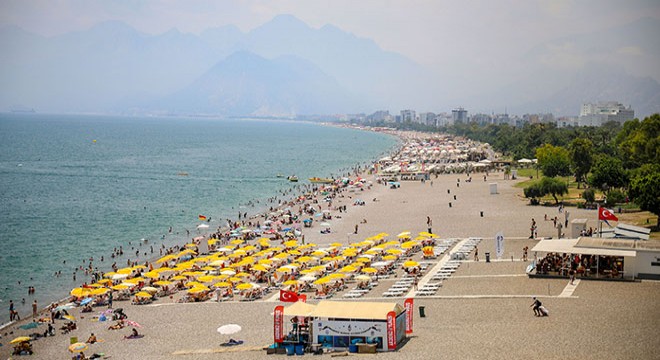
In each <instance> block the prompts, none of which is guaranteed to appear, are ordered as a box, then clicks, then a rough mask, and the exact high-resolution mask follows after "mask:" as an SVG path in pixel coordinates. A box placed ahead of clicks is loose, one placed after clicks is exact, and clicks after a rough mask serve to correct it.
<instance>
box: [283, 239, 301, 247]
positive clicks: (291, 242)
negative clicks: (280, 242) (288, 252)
mask: <svg viewBox="0 0 660 360" xmlns="http://www.w3.org/2000/svg"><path fill="white" fill-rule="evenodd" d="M284 246H286V247H294V246H298V241H297V240H289V241H285V242H284Z"/></svg>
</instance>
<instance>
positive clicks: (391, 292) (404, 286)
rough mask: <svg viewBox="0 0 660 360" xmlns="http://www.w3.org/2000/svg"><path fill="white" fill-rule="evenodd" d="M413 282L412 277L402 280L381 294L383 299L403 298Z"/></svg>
mask: <svg viewBox="0 0 660 360" xmlns="http://www.w3.org/2000/svg"><path fill="white" fill-rule="evenodd" d="M414 282H415V278H413V277H406V278H403V279H401V280H399V281H397V282H395V283H394V285H392V286H390V288H389V289H387V291H385V292H384V293H383V296H385V297H390V296H403V295H404V294H405V293H407V292H408V291H410V287H412V285H413V283H414Z"/></svg>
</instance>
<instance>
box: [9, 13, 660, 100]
mask: <svg viewBox="0 0 660 360" xmlns="http://www.w3.org/2000/svg"><path fill="white" fill-rule="evenodd" d="M278 14H291V15H294V16H295V17H297V18H298V19H300V20H302V21H303V22H305V23H307V24H308V25H309V26H311V27H313V28H320V27H322V26H324V25H326V24H332V25H335V26H337V27H339V28H340V29H342V30H344V31H347V32H350V33H352V34H354V35H356V36H358V37H363V38H369V39H372V40H373V41H375V42H376V43H377V44H378V45H379V46H380V47H381V48H383V49H385V50H389V51H393V52H397V53H400V54H403V55H405V56H407V57H408V58H410V59H412V60H414V61H415V62H417V63H419V64H421V65H424V66H425V67H427V68H429V69H431V71H434V72H436V75H438V77H439V78H441V79H443V81H446V82H447V83H449V84H460V83H461V82H463V81H468V83H467V84H466V86H464V87H455V88H456V90H455V91H454V92H455V93H456V95H457V97H465V96H478V95H479V94H480V93H483V94H486V93H489V92H493V91H497V89H499V88H501V87H502V84H515V83H516V82H519V81H521V79H523V78H525V77H529V76H530V74H534V75H535V76H537V75H538V74H535V72H536V73H538V72H540V70H539V69H543V71H544V72H546V74H545V77H546V80H547V81H552V80H553V73H552V72H553V70H557V71H558V72H559V71H563V70H566V69H569V70H570V69H579V68H580V67H583V66H584V65H585V64H587V63H588V62H589V61H594V60H597V61H605V62H607V61H610V62H615V63H616V64H617V65H620V66H622V67H623V68H624V69H625V71H627V72H628V73H629V74H631V75H634V76H637V77H647V76H648V77H652V78H653V79H655V80H656V81H660V66H658V65H657V64H658V63H659V62H660V51H658V50H657V49H660V44H659V43H658V42H659V41H660V40H658V39H659V38H660V37H658V36H657V34H642V36H641V39H639V43H640V44H645V45H647V46H646V47H643V46H642V47H640V46H639V44H630V45H629V46H622V47H620V48H617V49H611V52H612V53H613V54H614V56H612V57H611V58H610V56H609V54H608V51H610V49H607V51H605V52H603V51H601V52H600V53H591V54H590V53H586V52H585V51H584V49H580V48H579V47H576V45H575V44H574V43H571V41H570V39H572V38H574V37H577V36H579V35H580V34H591V33H604V32H605V31H606V30H607V29H610V28H614V27H617V26H622V25H625V24H627V23H631V22H634V21H637V20H639V19H641V18H653V19H656V20H657V19H660V1H658V0H582V1H571V0H548V1H545V0H480V1H477V0H460V1H456V0H451V1H448V0H360V1H355V0H277V1H275V0H270V1H268V0H215V1H214V0H185V1H174V0H160V1H155V0H0V27H1V26H6V25H16V26H19V27H21V28H23V29H25V30H28V31H30V32H33V33H36V34H40V35H44V36H55V35H59V34H63V33H67V32H71V31H76V30H85V29H88V28H90V27H92V26H94V25H95V24H98V23H100V22H103V21H108V20H119V21H122V22H125V23H127V24H128V25H130V26H132V27H133V28H135V29H137V30H139V31H141V32H144V33H148V34H161V33H165V32H167V31H169V30H171V29H173V28H176V29H178V30H179V31H181V32H184V33H193V34H199V33H201V32H202V31H203V30H205V29H208V28H214V27H219V26H224V25H229V24H231V25H235V26H237V27H238V28H239V29H241V30H242V31H244V32H248V31H250V30H252V29H254V28H256V27H258V26H260V25H262V24H264V23H266V22H268V21H270V20H271V19H272V18H273V17H275V16H276V15H278ZM558 39H560V41H558ZM561 39H566V40H561ZM607 40H608V39H607V38H597V41H602V42H603V43H607ZM539 47H545V48H544V51H542V52H538V51H537V50H538V48H539ZM647 49H651V51H649V50H647ZM534 51H537V53H536V54H537V57H536V58H535V59H531V58H530V55H529V54H534ZM539 54H540V55H539ZM530 59H531V60H530ZM533 62H536V63H537V64H534V63H533ZM535 65H538V66H536V67H535ZM520 69H525V71H521V70H520ZM563 73H568V72H566V71H564V72H563ZM555 78H557V81H566V79H565V78H561V79H560V78H559V77H555ZM464 79H469V80H464ZM475 89H476V90H475Z"/></svg>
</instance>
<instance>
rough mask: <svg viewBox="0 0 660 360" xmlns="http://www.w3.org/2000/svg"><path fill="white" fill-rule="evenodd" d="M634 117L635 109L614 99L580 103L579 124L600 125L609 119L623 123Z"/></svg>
mask: <svg viewBox="0 0 660 360" xmlns="http://www.w3.org/2000/svg"><path fill="white" fill-rule="evenodd" d="M634 118H635V110H633V109H632V108H631V107H630V106H628V107H625V106H624V105H623V104H621V103H619V102H616V101H606V102H599V103H587V104H582V108H581V109H580V117H579V118H578V125H579V126H601V125H603V124H604V123H606V122H609V121H616V122H618V123H621V124H623V123H624V122H626V121H628V120H632V119H634Z"/></svg>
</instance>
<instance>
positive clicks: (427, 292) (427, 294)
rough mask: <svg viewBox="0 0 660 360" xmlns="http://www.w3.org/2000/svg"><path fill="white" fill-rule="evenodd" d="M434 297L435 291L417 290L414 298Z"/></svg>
mask: <svg viewBox="0 0 660 360" xmlns="http://www.w3.org/2000/svg"><path fill="white" fill-rule="evenodd" d="M431 295H435V290H419V291H417V292H415V296H431Z"/></svg>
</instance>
